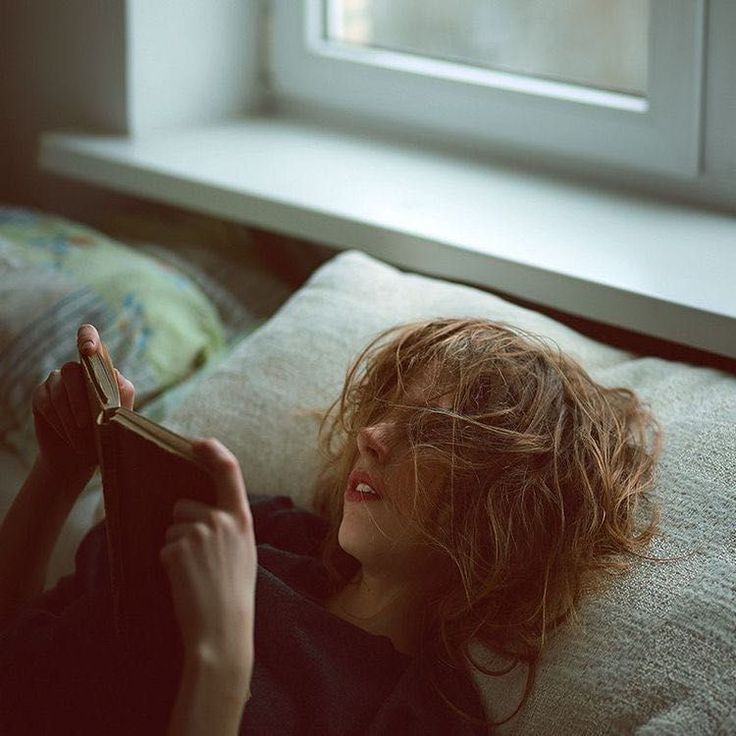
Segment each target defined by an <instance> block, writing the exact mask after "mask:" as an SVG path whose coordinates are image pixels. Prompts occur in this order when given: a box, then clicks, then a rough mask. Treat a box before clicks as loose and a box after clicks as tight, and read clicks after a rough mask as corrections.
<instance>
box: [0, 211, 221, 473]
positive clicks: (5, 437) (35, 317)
mask: <svg viewBox="0 0 736 736" xmlns="http://www.w3.org/2000/svg"><path fill="white" fill-rule="evenodd" d="M0 303H2V305H3V308H2V312H1V313H0V386H2V392H1V393H0V440H2V441H4V443H5V445H6V446H10V447H12V448H13V449H14V450H15V451H16V452H17V453H18V455H19V457H20V458H21V460H22V462H24V464H25V465H26V466H28V465H30V462H31V460H32V457H33V455H34V454H35V442H34V436H33V432H32V421H31V418H30V403H31V393H32V391H33V388H34V387H35V386H36V385H37V384H38V383H40V382H41V381H43V380H45V378H46V376H47V375H48V373H49V371H51V370H52V369H54V368H58V367H59V366H61V365H62V364H63V363H65V362H66V361H68V360H75V359H76V350H75V348H74V345H75V338H76V331H77V327H78V325H79V324H80V323H82V322H91V323H93V324H95V325H96V326H97V327H98V328H99V329H100V331H101V333H102V334H103V336H104V339H105V342H106V343H107V344H108V346H109V348H110V351H111V353H112V354H113V355H114V356H115V362H116V365H117V366H118V367H119V368H120V370H121V371H123V372H124V373H126V374H127V375H129V376H135V384H136V395H137V402H138V404H143V403H145V402H146V401H147V400H148V399H149V398H151V397H153V396H155V395H156V394H158V393H160V392H161V391H162V390H164V389H165V388H166V387H167V386H170V385H172V384H175V383H177V382H179V381H181V380H182V379H183V378H185V377H186V376H187V375H189V374H190V373H191V372H192V371H193V370H195V369H196V368H197V367H198V366H199V365H201V364H202V363H203V362H204V361H206V360H207V359H208V358H209V357H210V356H211V355H212V354H213V353H215V352H216V351H218V350H220V349H221V348H222V347H223V345H224V332H223V327H222V323H221V321H220V318H219V316H218V314H217V311H216V309H215V308H214V306H213V305H212V304H211V303H210V301H209V300H208V299H207V298H206V296H205V295H204V294H203V293H202V291H201V290H200V289H199V288H198V287H197V286H196V285H195V284H193V283H192V281H191V280H190V279H189V278H186V277H184V276H183V275H182V274H180V273H179V272H177V271H176V270H174V269H173V268H171V267H166V266H163V265H161V264H160V263H157V262H156V261H155V260H154V259H152V258H150V257H148V256H145V255H143V254H141V253H139V252H136V251H134V250H132V249H130V248H127V247H124V246H122V245H120V244H117V243H115V242H113V241H111V240H109V239H108V238H106V237H105V236H103V235H101V234H99V233H97V232H95V231H93V230H90V229H89V228H86V227H84V226H82V225H77V224H74V223H71V222H68V221H66V220H63V219H61V218H58V217H54V216H50V215H45V214H41V213H37V212H33V211H30V210H21V209H12V208H4V207H0Z"/></svg>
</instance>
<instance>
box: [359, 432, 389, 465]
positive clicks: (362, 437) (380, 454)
mask: <svg viewBox="0 0 736 736" xmlns="http://www.w3.org/2000/svg"><path fill="white" fill-rule="evenodd" d="M388 432H389V427H388V425H387V424H385V423H382V424H372V425H370V426H369V427H363V428H362V429H361V430H360V431H359V432H358V450H360V452H361V453H363V454H364V455H370V456H371V457H372V458H373V459H374V460H375V461H376V462H378V463H380V464H381V465H383V464H384V463H385V462H386V459H387V458H388V454H389V446H388Z"/></svg>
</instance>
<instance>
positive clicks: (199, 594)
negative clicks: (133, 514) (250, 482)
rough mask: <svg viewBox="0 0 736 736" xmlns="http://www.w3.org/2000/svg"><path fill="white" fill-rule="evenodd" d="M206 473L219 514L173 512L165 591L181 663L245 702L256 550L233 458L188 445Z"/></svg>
mask: <svg viewBox="0 0 736 736" xmlns="http://www.w3.org/2000/svg"><path fill="white" fill-rule="evenodd" d="M194 451H195V454H196V455H197V456H198V457H199V458H200V459H201V460H202V462H203V463H204V464H205V465H207V466H208V467H209V469H210V471H211V472H212V475H213V477H214V479H215V484H216V486H217V507H216V508H215V507H211V506H208V505H206V504H202V503H199V502H197V501H191V500H180V501H178V502H177V503H176V505H175V506H174V514H173V522H174V523H173V524H172V525H171V526H170V527H169V528H168V530H167V532H166V544H165V545H164V547H163V548H162V549H161V553H160V559H161V562H162V564H163V566H164V569H165V570H166V573H167V575H168V578H169V582H170V584H171V593H172V598H173V603H174V611H175V613H176V617H177V620H178V622H179V628H180V630H181V635H182V639H183V642H184V652H185V666H186V663H194V662H196V663H198V664H200V665H201V664H205V665H206V666H207V667H208V668H209V669H210V671H212V672H215V673H216V674H217V675H221V676H222V677H223V682H226V683H227V684H228V685H230V686H232V688H233V690H236V689H237V688H242V692H243V697H245V693H246V691H247V688H248V685H249V683H250V677H251V673H252V668H253V619H254V613H255V586H256V545H255V537H254V534H253V519H252V517H251V512H250V506H249V505H248V499H247V496H246V490H245V483H244V482H243V477H242V475H241V472H240V466H239V465H238V461H237V459H236V458H235V456H234V455H233V454H232V453H231V452H230V451H229V450H228V449H227V448H226V447H225V446H224V445H222V444H221V443H220V442H218V441H217V440H215V439H208V440H200V441H197V442H195V443H194Z"/></svg>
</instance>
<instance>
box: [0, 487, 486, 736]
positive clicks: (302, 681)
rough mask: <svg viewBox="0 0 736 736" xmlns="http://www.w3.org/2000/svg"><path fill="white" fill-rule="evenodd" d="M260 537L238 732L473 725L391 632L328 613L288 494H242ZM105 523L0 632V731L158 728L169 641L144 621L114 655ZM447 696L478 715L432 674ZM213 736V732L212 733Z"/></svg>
mask: <svg viewBox="0 0 736 736" xmlns="http://www.w3.org/2000/svg"><path fill="white" fill-rule="evenodd" d="M250 502H251V508H252V511H253V518H254V523H255V532H256V541H257V545H258V579H257V584H256V619H255V653H256V656H255V667H254V671H253V679H252V682H251V691H252V698H251V699H250V701H249V702H248V705H247V707H246V709H245V712H244V716H243V721H242V723H241V733H244V734H274V735H276V734H278V735H279V736H287V735H288V734H391V735H392V736H393V735H394V734H443V735H444V734H466V733H467V734H471V733H484V732H485V731H483V730H479V729H475V730H474V729H471V728H470V727H468V726H467V725H465V724H464V723H463V722H462V721H461V720H459V719H458V718H457V717H456V716H454V715H453V714H451V712H450V711H449V710H448V709H447V708H446V706H445V705H444V704H443V703H442V702H441V700H440V699H439V698H438V697H437V696H436V695H435V694H434V692H433V691H432V690H431V688H430V686H429V685H428V684H427V683H426V682H425V678H424V677H423V673H422V671H421V668H420V666H419V664H418V662H417V661H416V660H413V659H411V658H409V657H407V656H406V655H404V654H402V653H400V652H398V651H396V649H394V647H393V645H392V643H391V641H390V640H389V639H388V638H386V637H383V636H375V635H373V634H369V633H367V632H365V631H363V630H362V629H360V628H357V627H355V626H353V625H351V624H349V623H348V622H346V621H343V620H341V619H339V618H337V617H336V616H334V615H332V614H331V613H329V612H328V611H327V610H325V608H324V606H323V605H322V604H323V601H324V600H325V598H326V596H327V595H328V587H329V586H328V578H327V573H326V570H325V569H324V566H323V565H322V563H321V561H320V560H319V558H318V552H319V547H320V543H321V541H322V538H323V536H324V532H325V528H324V524H323V522H322V520H321V519H320V518H319V517H317V516H315V515H314V514H311V513H309V512H307V511H304V510H301V509H299V508H297V507H295V506H294V505H293V504H292V502H291V500H290V499H288V498H286V497H278V498H266V497H258V496H251V497H250ZM106 544H107V542H106V536H105V526H104V522H102V523H101V524H99V525H97V526H96V527H95V528H94V529H92V530H91V531H90V532H89V533H88V534H87V536H86V537H85V538H84V540H83V541H82V543H81V544H80V546H79V549H78V550H77V555H76V568H75V572H74V574H73V575H71V576H68V577H66V578H64V579H62V580H61V581H60V582H59V583H58V585H57V586H56V587H55V588H54V589H53V590H51V591H48V592H47V593H44V594H43V595H42V596H40V597H39V598H37V599H36V600H35V601H34V602H33V603H32V604H31V605H29V606H27V607H26V608H25V609H24V610H23V611H21V612H20V613H19V615H18V616H17V617H16V619H15V620H14V621H13V622H12V623H11V624H10V625H9V626H7V627H6V628H5V630H4V631H3V632H2V634H0V733H2V734H8V735H10V734H19V735H20V734H29V735H32V734H95V736H99V734H111V735H112V734H127V735H129V734H135V735H137V736H140V735H142V734H148V733H151V734H153V733H160V734H164V733H165V731H166V723H167V720H168V715H169V712H170V709H171V705H172V703H173V699H174V698H175V695H176V689H177V687H178V681H177V680H178V675H177V672H178V667H179V666H180V662H179V659H178V658H177V656H178V655H177V648H176V646H174V644H173V643H172V641H171V639H170V638H169V637H167V636H166V633H165V632H162V631H157V630H156V627H155V626H150V627H147V631H148V635H147V636H143V637H141V641H140V642H139V643H138V645H137V646H135V647H134V649H133V650H130V651H127V652H124V651H121V648H120V646H119V645H118V642H117V639H116V638H115V635H114V633H113V629H112V623H111V613H110V612H111V600H110V587H109V579H108V571H107V547H106ZM440 676H441V679H442V682H443V684H444V686H445V687H446V688H447V692H448V693H449V694H450V695H451V697H452V699H453V701H454V702H456V703H457V704H459V705H461V706H462V707H463V709H464V710H466V711H470V712H471V713H474V714H475V715H480V714H481V713H482V708H481V705H480V701H479V698H478V695H477V693H476V691H475V688H474V686H473V685H472V683H471V681H470V680H469V679H468V678H467V677H465V676H463V675H462V674H461V673H459V672H451V671H449V670H448V671H446V672H441V673H440ZM213 736H214V735H213Z"/></svg>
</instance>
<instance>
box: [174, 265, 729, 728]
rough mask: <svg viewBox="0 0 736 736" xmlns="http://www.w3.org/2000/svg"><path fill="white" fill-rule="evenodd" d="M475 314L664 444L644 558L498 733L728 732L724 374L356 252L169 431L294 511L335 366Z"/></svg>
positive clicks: (511, 700) (264, 333) (226, 369)
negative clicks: (218, 447) (556, 357)
mask: <svg viewBox="0 0 736 736" xmlns="http://www.w3.org/2000/svg"><path fill="white" fill-rule="evenodd" d="M432 316H482V317H487V318H490V319H494V320H499V321H504V322H508V323H511V324H513V325H516V326H519V327H522V328H525V329H528V330H530V331H533V332H536V333H539V334H541V335H544V336H546V337H548V338H550V339H552V340H554V341H555V342H556V343H557V344H559V346H560V347H561V348H562V349H563V350H565V351H566V352H568V353H569V354H571V355H573V356H574V357H576V358H577V359H578V360H580V361H581V362H582V363H583V364H584V365H585V366H586V367H587V369H588V370H589V371H590V373H591V374H592V375H593V376H594V377H595V378H596V379H597V380H599V381H601V382H602V383H605V384H608V385H624V386H629V387H631V388H632V389H634V390H636V391H637V392H638V393H639V394H640V395H641V396H642V397H643V398H644V399H645V400H646V401H648V402H649V403H650V404H651V405H652V407H653V409H654V410H655V412H656V413H657V415H658V416H659V418H660V420H661V422H662V424H663V427H664V429H665V433H666V449H665V452H664V455H663V458H662V462H661V465H660V469H659V481H658V486H657V487H658V493H659V495H660V496H661V499H662V501H663V504H664V516H663V520H662V535H661V537H660V538H659V539H658V540H657V543H656V545H655V546H654V548H653V551H654V553H656V554H657V555H660V556H664V555H683V554H685V553H690V554H689V555H688V556H687V557H686V558H684V559H682V560H680V561H676V562H667V563H646V562H643V563H641V564H640V565H639V566H638V567H637V568H636V570H635V571H634V572H633V573H632V574H630V575H628V576H626V577H623V578H621V579H620V580H618V581H617V582H616V583H615V584H614V585H613V586H612V587H610V588H609V589H608V590H607V591H606V592H604V593H602V594H600V595H597V596H595V597H593V596H591V597H590V598H589V599H588V601H587V602H586V603H585V605H584V607H583V611H582V615H581V621H580V624H579V625H578V626H576V627H572V626H569V627H566V628H564V629H563V630H561V631H560V632H558V633H557V634H556V635H555V636H554V637H553V639H552V641H551V644H550V646H549V648H548V650H547V652H546V654H545V656H544V657H543V660H542V662H541V667H540V671H539V674H538V678H537V682H536V686H535V688H534V691H533V693H532V695H531V698H530V700H529V701H528V702H527V704H526V705H525V707H524V708H523V709H522V711H521V712H520V713H519V714H518V715H517V716H515V717H514V718H513V719H512V720H510V721H509V722H508V723H507V724H506V725H504V726H503V727H502V728H501V729H499V730H500V732H501V733H510V734H526V733H534V734H550V735H551V734H560V733H585V734H603V733H622V732H625V733H632V732H636V733H642V734H645V733H661V732H664V731H666V732H670V733H704V732H708V733H711V732H714V731H717V730H718V727H719V725H720V726H723V727H724V728H725V724H726V723H727V719H728V718H730V719H731V720H730V721H728V722H733V711H734V710H735V709H736V704H735V703H734V697H735V696H734V688H733V683H734V682H736V677H735V676H736V669H735V667H736V665H735V664H734V663H736V626H734V621H736V589H735V586H736V537H735V536H734V529H736V510H735V509H734V496H735V495H736V479H735V478H734V475H735V473H734V461H735V460H736V379H734V378H733V377H730V376H727V375H725V374H722V373H719V372H717V371H715V370H710V369H703V368H693V367H690V366H687V365H684V364H677V363H671V362H667V361H664V360H659V359H656V358H642V357H637V356H635V355H632V354H629V353H626V352H624V351H621V350H616V349H613V348H610V347H607V346H605V345H602V344H599V343H596V342H595V341H593V340H591V339H589V338H586V337H583V336H581V335H579V334H577V333H575V332H574V331H572V330H570V329H568V328H567V327H564V326H563V325H560V324H559V323H556V322H555V321H553V320H551V319H549V318H547V317H544V316H541V315H539V314H537V313H535V312H533V311H529V310H526V309H522V308H520V307H517V306H514V305H512V304H509V303H508V302H505V301H503V300H501V299H499V298H497V297H495V296H491V295H489V294H486V293H483V292H481V291H478V290H475V289H472V288H468V287H464V286H458V285H453V284H449V283H445V282H442V281H439V280H435V279H429V278H424V277H421V276H416V275H412V274H404V273H401V272H399V271H398V270H396V269H395V268H392V267H389V266H387V265H384V264H382V263H380V262H378V261H376V260H374V259H372V258H369V257H368V256H365V255H363V254H361V253H358V252H347V253H344V254H341V255H339V256H337V257H336V258H334V259H333V260H332V261H330V262H329V263H327V264H326V265H324V266H323V267H322V268H320V269H319V270H318V271H317V272H315V273H314V275H313V276H312V278H311V279H310V280H309V281H308V282H307V284H306V285H305V286H303V287H302V288H301V289H300V290H299V291H298V292H297V293H296V294H294V295H293V296H292V298H291V299H290V300H289V301H288V302H287V303H286V304H285V305H284V307H283V308H282V309H281V310H280V311H279V312H278V313H277V314H276V315H275V316H274V317H273V318H272V319H271V320H270V321H269V322H267V323H266V324H265V325H264V326H263V327H261V328H260V329H259V330H257V331H256V332H255V333H253V334H252V335H251V336H250V337H248V338H246V339H245V340H244V341H243V342H241V343H240V344H239V345H238V346H236V348H235V349H234V350H233V351H232V353H231V354H230V355H229V356H227V358H226V359H225V360H224V361H223V362H222V363H221V364H220V365H219V366H217V367H216V368H215V369H214V370H213V371H212V372H211V373H210V375H209V376H208V377H207V378H206V379H205V380H203V381H202V382H200V383H199V384H198V385H197V386H196V387H195V388H194V389H193V390H192V391H191V393H190V394H189V395H188V396H187V397H186V398H185V399H184V401H183V402H182V403H181V404H180V405H179V406H178V408H177V409H176V410H175V411H174V412H173V414H172V416H171V417H170V420H169V421H168V424H169V425H170V426H173V427H174V428H175V429H177V430H178V431H180V432H182V433H185V434H188V435H193V436H206V435H214V436H216V437H218V438H220V439H221V440H222V441H223V442H225V443H226V444H227V445H228V446H229V447H230V448H231V449H232V450H233V451H234V452H235V454H236V455H237V457H238V458H239V460H240V462H241V465H242V468H243V472H244V476H245V479H246V484H247V487H248V489H249V490H250V491H251V492H253V493H266V494H287V495H290V496H292V497H293V498H294V499H295V500H296V501H297V502H299V503H301V504H303V505H307V504H308V501H309V493H310V490H311V488H312V484H313V482H314V480H315V477H316V473H317V470H318V466H319V458H318V455H317V445H316V438H317V434H316V433H317V421H316V420H315V418H314V416H313V414H312V413H310V412H311V410H312V409H322V408H325V407H326V406H328V405H329V404H330V403H331V401H332V400H333V399H334V398H336V396H337V394H338V392H339V389H340V387H341V385H342V381H343V378H344V375H345V370H346V368H347V366H348V364H349V362H350V361H351V360H352V359H353V358H354V357H356V355H357V354H358V353H359V351H360V350H361V348H363V347H364V345H365V344H366V343H367V341H368V340H369V339H370V338H371V337H373V336H375V335H376V334H377V333H378V332H380V331H381V330H383V329H385V328H387V327H390V326H392V325H394V324H397V323H399V322H404V321H408V320H413V319H419V318H427V317H432ZM524 675H525V673H524V672H522V671H521V668H517V669H516V670H515V671H513V672H511V673H510V674H509V675H507V676H504V677H498V678H480V677H479V678H478V680H479V684H480V685H481V687H482V689H483V692H484V695H485V699H486V704H487V707H488V710H489V713H490V714H491V716H492V717H493V718H494V719H496V720H500V719H502V718H504V717H506V716H508V715H509V714H510V713H511V712H512V711H513V710H514V708H515V707H516V704H517V703H518V697H519V692H520V691H519V687H520V684H521V683H523V680H524Z"/></svg>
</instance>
